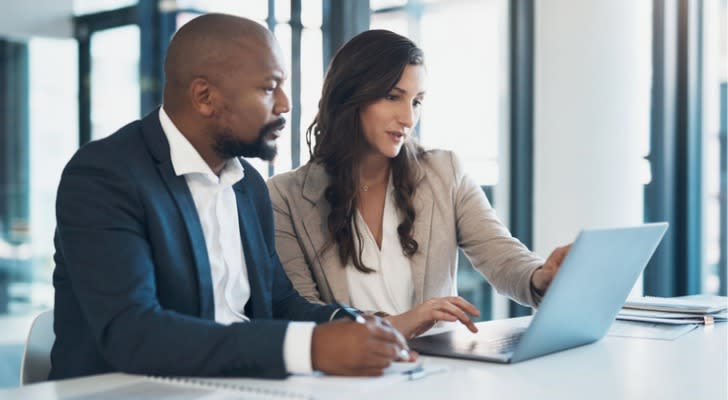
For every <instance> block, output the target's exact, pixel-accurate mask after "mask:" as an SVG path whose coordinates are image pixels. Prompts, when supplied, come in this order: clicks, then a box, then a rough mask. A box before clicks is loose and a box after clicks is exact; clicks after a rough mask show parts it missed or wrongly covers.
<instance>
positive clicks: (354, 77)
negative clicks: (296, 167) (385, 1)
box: [306, 30, 424, 272]
mask: <svg viewBox="0 0 728 400" xmlns="http://www.w3.org/2000/svg"><path fill="white" fill-rule="evenodd" d="M408 65H424V54H423V52H422V50H421V49H419V48H418V47H417V46H416V45H415V44H414V43H413V42H412V41H411V40H409V39H407V38H405V37H403V36H400V35H398V34H396V33H393V32H390V31H387V30H370V31H366V32H364V33H361V34H359V35H357V36H355V37H354V38H352V39H351V40H350V41H349V42H347V43H346V44H345V45H344V46H342V47H341V48H340V49H339V51H337V52H336V55H334V58H333V60H332V61H331V64H330V65H329V69H328V71H327V73H326V77H325V79H324V85H323V90H322V94H321V100H320V101H319V111H318V114H317V115H316V117H315V118H314V121H313V123H312V124H311V125H310V126H309V127H308V130H307V131H306V143H307V144H308V149H309V152H310V153H311V162H317V163H321V164H322V165H323V166H324V168H325V170H326V172H327V174H328V175H329V177H330V184H329V186H328V187H327V188H326V192H325V197H326V200H327V201H328V203H329V205H330V207H331V212H330V214H329V216H328V229H329V233H330V234H331V238H332V239H331V240H330V241H329V244H328V246H331V245H333V244H334V243H335V244H336V245H337V247H338V251H339V257H340V259H341V262H342V264H344V265H346V264H347V261H348V260H349V257H351V259H352V262H353V264H354V266H355V267H356V268H357V269H358V270H360V271H362V272H372V271H374V270H372V269H371V268H368V267H367V266H365V265H364V264H363V262H362V246H360V249H359V251H358V252H357V251H354V249H355V244H354V243H355V242H354V235H356V236H357V239H358V240H359V243H361V233H360V229H359V228H358V224H357V222H356V218H355V216H356V210H357V206H358V195H357V193H358V188H359V165H360V163H361V160H362V158H363V156H364V154H365V153H366V152H367V151H368V149H370V145H369V144H368V143H367V141H366V139H365V137H364V132H363V131H362V124H361V116H360V114H361V111H362V110H363V108H364V107H366V106H367V105H369V104H372V103H374V102H375V101H378V100H380V99H382V98H384V97H385V96H387V95H388V93H389V92H390V91H391V90H392V89H393V88H394V86H395V85H396V84H397V82H399V80H400V78H401V77H402V73H403V71H404V69H405V67H406V66H408ZM312 142H315V145H314V146H313V148H312ZM423 154H424V150H423V149H422V147H420V146H419V144H417V143H416V142H415V141H414V140H413V139H412V138H410V139H408V140H407V141H406V142H405V143H404V145H403V146H402V149H401V150H400V152H399V154H398V155H397V156H396V157H394V158H393V159H392V160H391V171H392V184H393V186H394V193H395V204H396V207H397V209H398V211H399V214H400V215H401V216H402V217H403V219H402V221H401V223H400V224H399V225H398V226H397V233H398V234H399V242H400V244H401V246H402V249H403V250H404V253H405V254H406V255H407V256H408V257H411V256H412V255H413V254H415V253H416V252H417V248H418V244H417V241H415V239H414V237H413V236H414V229H413V225H414V221H415V209H414V206H413V204H412V199H413V195H414V193H415V189H416V187H415V184H416V179H417V173H418V169H419V168H418V165H419V160H420V158H421V157H422V155H423ZM328 246H327V247H325V248H324V249H322V250H321V251H324V250H326V249H327V248H328Z"/></svg>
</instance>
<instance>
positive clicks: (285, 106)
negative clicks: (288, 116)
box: [273, 88, 291, 115]
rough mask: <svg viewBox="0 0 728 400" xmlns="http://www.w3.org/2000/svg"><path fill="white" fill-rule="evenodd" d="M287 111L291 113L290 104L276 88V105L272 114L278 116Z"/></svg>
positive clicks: (283, 93)
mask: <svg viewBox="0 0 728 400" xmlns="http://www.w3.org/2000/svg"><path fill="white" fill-rule="evenodd" d="M289 111H291V102H290V101H289V100H288V95H287V94H286V92H284V91H283V89H282V88H278V90H276V103H275V106H274V108H273V113H274V114H276V115H280V114H285V113H287V112H289Z"/></svg>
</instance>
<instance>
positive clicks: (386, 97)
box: [384, 94, 398, 100]
mask: <svg viewBox="0 0 728 400" xmlns="http://www.w3.org/2000/svg"><path fill="white" fill-rule="evenodd" d="M384 98H385V99H387V100H397V99H398V97H397V95H394V94H388V95H386V96H384Z"/></svg>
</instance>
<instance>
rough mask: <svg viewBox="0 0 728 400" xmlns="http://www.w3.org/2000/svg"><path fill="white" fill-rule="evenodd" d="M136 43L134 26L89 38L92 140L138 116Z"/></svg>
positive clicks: (104, 31)
mask: <svg viewBox="0 0 728 400" xmlns="http://www.w3.org/2000/svg"><path fill="white" fill-rule="evenodd" d="M139 42H140V39H139V27H138V26H137V25H126V26H122V27H119V28H113V29H106V30H102V31H99V32H96V33H94V34H93V35H91V139H92V140H96V139H101V138H104V137H106V136H109V135H111V134H112V133H114V132H116V131H117V130H119V128H121V127H122V126H124V125H126V124H128V123H129V122H131V121H134V120H136V119H139V117H140V111H141V106H140V100H141V97H140V96H139V93H140V91H141V88H140V84H139ZM119 49H124V51H119Z"/></svg>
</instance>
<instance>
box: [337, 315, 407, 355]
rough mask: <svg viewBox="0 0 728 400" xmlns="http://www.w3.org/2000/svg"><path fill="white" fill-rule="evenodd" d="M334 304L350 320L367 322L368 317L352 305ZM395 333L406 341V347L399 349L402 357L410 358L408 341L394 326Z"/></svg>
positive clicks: (360, 322)
mask: <svg viewBox="0 0 728 400" xmlns="http://www.w3.org/2000/svg"><path fill="white" fill-rule="evenodd" d="M333 305H335V306H336V307H339V309H338V310H337V312H339V313H342V314H344V315H345V316H346V318H349V319H350V320H352V321H354V322H356V323H359V324H366V323H367V321H366V319H364V317H362V315H361V314H359V313H356V312H354V311H352V310H351V308H350V307H347V306H345V305H343V304H341V303H338V302H334V303H333ZM394 334H395V335H397V337H398V338H400V339H401V340H402V342H403V343H404V348H403V349H401V350H400V351H399V357H400V358H402V359H409V358H410V349H409V346H407V341H406V340H405V339H404V337H403V336H402V334H401V333H400V332H399V331H398V330H397V329H396V328H394Z"/></svg>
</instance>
